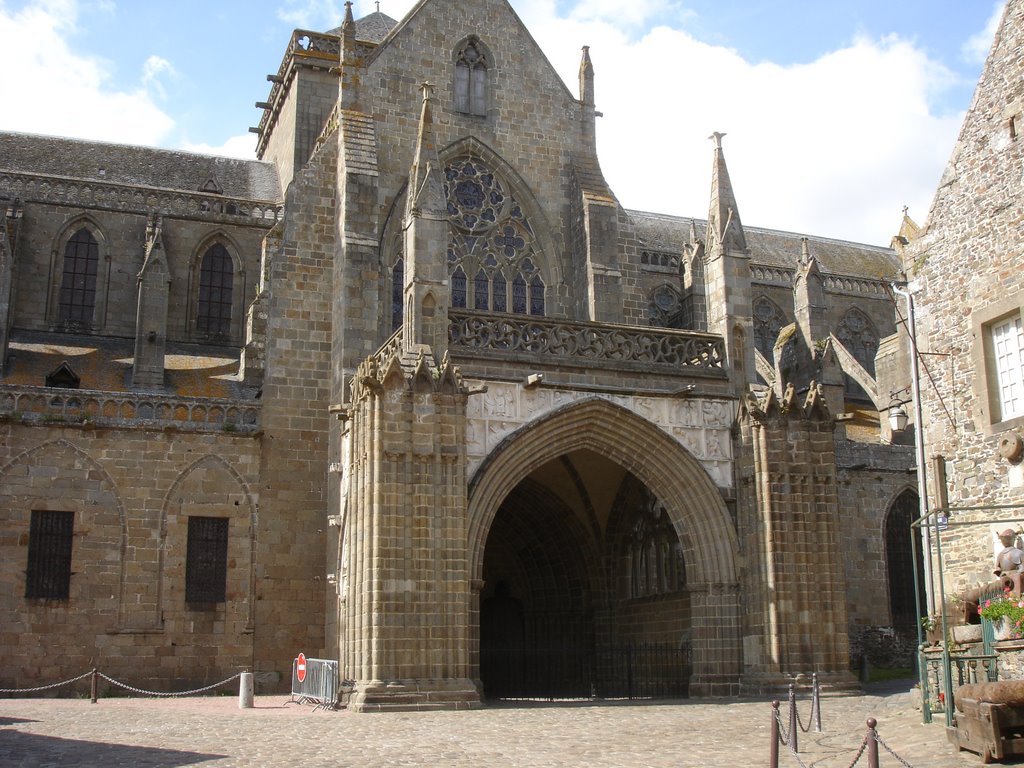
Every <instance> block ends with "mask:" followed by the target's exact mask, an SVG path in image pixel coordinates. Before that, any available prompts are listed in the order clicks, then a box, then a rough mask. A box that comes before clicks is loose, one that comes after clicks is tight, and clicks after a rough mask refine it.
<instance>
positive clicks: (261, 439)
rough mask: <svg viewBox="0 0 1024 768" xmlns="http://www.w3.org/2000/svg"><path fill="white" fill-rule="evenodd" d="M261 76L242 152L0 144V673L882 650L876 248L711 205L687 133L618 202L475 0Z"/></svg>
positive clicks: (370, 690)
mask: <svg viewBox="0 0 1024 768" xmlns="http://www.w3.org/2000/svg"><path fill="white" fill-rule="evenodd" d="M268 79H269V80H270V82H271V87H270V94H269V97H268V99H267V101H266V102H261V103H260V104H258V105H257V106H259V107H261V108H262V110H263V115H262V119H261V120H260V122H259V126H258V128H256V129H254V130H256V131H257V132H258V136H259V141H258V156H259V158H260V160H258V161H241V160H229V159H225V158H219V157H207V156H200V155H192V154H187V153H182V152H172V151H164V150H153V149H146V148H140V147H127V146H112V145H104V144H98V143H91V142H84V141H76V140H67V139H58V138H50V137H41V136H28V135H21V134H0V202H2V204H3V212H4V216H3V218H2V219H0V221H2V229H0V320H2V325H0V656H2V659H3V664H2V665H0V669H2V671H0V685H4V686H12V685H27V684H31V683H36V682H45V681H48V680H50V679H51V678H53V677H61V676H71V675H73V674H77V673H80V672H81V671H84V670H85V669H88V668H90V667H92V666H99V667H101V668H105V667H109V666H110V665H112V664H117V666H118V669H119V670H120V671H121V672H122V674H123V676H124V677H125V678H126V679H131V680H133V681H135V682H136V683H137V684H148V685H156V686H164V687H169V688H173V687H179V688H180V687H181V686H182V685H184V684H185V683H206V682H212V681H215V680H218V679H221V678H222V677H226V676H228V675H230V674H232V673H233V672H235V671H239V670H243V669H252V670H254V671H256V673H257V675H258V677H257V679H258V681H259V683H260V684H261V685H262V686H264V687H266V688H274V687H276V688H282V687H285V686H287V682H288V679H289V675H290V669H291V660H292V659H293V658H294V657H295V655H296V654H297V653H298V652H299V651H302V652H304V653H305V654H306V655H307V656H308V657H322V658H332V659H338V660H339V661H340V668H341V675H342V677H343V678H345V679H346V680H349V681H351V687H352V694H351V699H350V701H349V704H350V706H351V707H352V708H353V709H357V710H381V709H384V710H386V709H403V708H427V707H452V708H458V707H472V706H478V705H479V704H480V703H481V702H482V701H484V700H486V699H487V698H488V697H495V696H503V695H532V696H550V695H571V696H589V695H621V691H620V689H619V688H617V687H616V686H617V685H618V682H617V681H619V678H620V677H621V675H620V674H619V673H617V672H615V671H614V670H615V669H616V668H617V667H616V664H618V663H619V662H620V661H621V660H622V659H623V658H626V659H632V660H635V662H636V663H637V664H638V665H640V666H638V667H637V669H640V667H641V666H642V667H643V669H644V670H646V671H645V672H644V673H643V675H644V676H646V678H648V682H651V681H653V683H655V684H658V685H660V684H662V683H664V684H666V685H667V687H657V685H655V687H654V688H652V689H651V690H655V691H662V692H664V691H668V690H670V691H671V692H674V693H680V692H684V693H685V692H688V693H689V694H690V695H729V694H736V693H739V692H741V691H747V692H752V691H761V690H767V689H771V688H775V687H777V686H779V685H782V684H784V683H785V682H787V681H788V680H789V679H791V676H792V675H794V674H798V673H809V672H812V671H817V672H819V673H820V674H821V676H822V677H823V679H824V680H826V681H827V682H829V683H832V684H836V685H845V684H849V683H851V682H852V678H851V677H850V674H849V672H848V670H849V666H850V663H851V658H852V657H856V656H859V655H862V654H867V655H869V656H871V657H872V658H876V657H877V658H881V657H882V656H885V655H886V654H888V655H889V656H892V655H898V653H897V652H896V651H894V650H893V649H894V648H896V649H898V648H899V647H901V643H902V644H903V645H902V647H910V646H912V645H913V643H914V642H915V636H914V635H913V631H912V630H913V627H914V625H915V623H916V620H917V612H918V611H917V608H916V607H915V605H914V604H913V590H912V568H911V565H910V562H909V546H908V545H907V539H906V537H905V531H906V524H907V523H909V521H910V520H911V519H913V517H916V509H917V501H916V496H915V492H914V489H915V488H916V480H915V476H914V469H913V467H914V463H913V454H912V448H911V447H910V445H909V444H907V440H906V438H905V437H904V438H900V437H899V436H894V435H892V434H891V433H889V432H888V431H887V429H886V428H885V427H884V425H882V426H880V421H879V413H882V414H883V416H884V411H885V410H886V408H887V406H888V403H889V401H890V395H891V393H892V390H894V389H895V388H896V387H897V386H903V385H904V384H905V382H897V381H896V379H898V371H899V370H902V368H901V365H902V363H901V359H902V358H901V355H902V354H903V353H902V352H901V351H900V346H899V343H898V337H897V335H896V315H895V313H894V311H893V303H892V301H891V298H890V296H889V294H888V293H887V284H888V281H890V280H892V279H893V278H895V277H896V275H897V273H898V269H899V266H900V263H899V258H898V256H897V255H896V253H895V252H894V251H892V250H891V249H889V248H886V247H874V246H868V245H859V244H853V243H848V242H843V241H838V240H832V239H828V238H824V237H812V236H807V237H803V236H800V235H797V234H793V233H787V232H779V231H774V230H770V229H762V228H755V227H749V226H745V225H744V223H743V222H742V221H741V218H740V206H739V204H738V199H737V198H738V195H737V193H736V191H734V190H733V187H732V184H731V182H730V178H729V172H728V168H727V165H726V160H725V150H724V149H723V141H722V134H719V133H714V134H713V135H712V141H711V142H710V143H709V145H708V146H709V165H710V171H711V173H710V186H711V194H710V198H709V208H708V211H707V215H706V217H704V218H681V217H673V216H666V215H660V214H657V213H648V212H641V211H634V210H629V209H627V208H624V207H623V205H622V204H621V203H620V202H619V200H618V199H617V198H616V196H615V195H614V193H613V192H612V190H611V189H610V188H609V187H608V185H607V183H606V181H605V179H604V176H603V174H602V172H601V168H600V164H599V160H598V157H597V151H596V141H595V122H596V116H597V114H598V113H597V111H596V108H597V105H598V103H599V96H598V95H599V90H598V89H597V84H598V83H599V78H598V77H597V75H595V66H594V64H593V63H592V62H591V58H590V53H589V51H588V50H587V49H584V50H583V53H582V57H581V62H580V73H579V83H578V91H577V92H575V93H574V92H571V91H570V90H569V89H568V88H566V86H565V84H563V82H562V81H561V80H560V79H559V77H558V76H557V74H556V73H555V71H554V70H553V68H552V67H551V66H550V64H549V63H548V61H547V59H546V58H545V56H544V54H543V53H542V52H541V50H540V49H539V48H538V47H537V45H536V43H535V42H534V40H533V38H532V37H531V36H530V34H529V32H528V31H527V30H526V29H525V27H524V26H523V25H522V23H521V21H520V20H519V18H518V17H517V16H516V14H515V12H514V11H513V9H512V8H511V7H510V6H509V5H508V3H507V2H506V1H505V0H473V1H472V2H468V3H466V2H463V3H456V2H454V0H424V1H423V2H421V3H420V4H419V5H417V6H416V7H415V8H414V9H413V10H412V11H411V12H410V14H409V15H408V16H407V17H406V18H404V19H402V20H401V21H396V20H393V19H390V18H388V17H387V16H385V15H384V14H381V13H375V14H372V15H370V16H369V17H366V18H364V19H360V20H358V21H357V20H354V19H353V18H352V15H351V9H350V8H349V9H348V14H347V16H346V19H345V22H344V24H343V25H342V26H341V27H340V28H339V29H336V30H332V31H329V32H311V31H304V30H297V31H296V32H295V33H294V34H293V36H292V38H291V41H290V42H289V45H288V47H287V50H286V52H285V55H284V58H283V61H282V63H281V67H280V69H279V71H278V72H277V73H276V74H273V75H270V76H269V77H268ZM714 127H715V126H709V128H714ZM637 151H638V152H641V151H643V150H642V148H641V147H639V146H638V148H637ZM659 151H671V148H661V149H660V150H659ZM680 183H687V184H691V183H692V184H702V185H703V184H707V183H708V179H706V178H705V179H684V180H680ZM908 586H909V595H910V596H909V597H908ZM40 645H42V646H43V647H45V648H47V649H48V653H47V654H46V656H45V658H42V657H40V655H39V654H36V653H34V650H35V649H36V648H38V647H39V646H40ZM666 659H668V661H666ZM672 660H675V661H672ZM677 662H678V663H677ZM630 663H633V662H630ZM608 670H611V671H608ZM639 674H640V673H639V672H638V673H637V675H639ZM631 679H633V678H632V677H631ZM673 686H675V687H673Z"/></svg>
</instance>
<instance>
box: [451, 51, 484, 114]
mask: <svg viewBox="0 0 1024 768" xmlns="http://www.w3.org/2000/svg"><path fill="white" fill-rule="evenodd" d="M455 109H456V111H457V112H465V113H467V114H470V115H486V114H487V57H486V56H485V55H484V52H483V50H482V47H481V46H480V44H479V42H477V41H476V40H470V41H469V42H468V43H466V45H465V46H464V47H463V48H462V50H461V51H459V55H458V57H457V58H456V60H455Z"/></svg>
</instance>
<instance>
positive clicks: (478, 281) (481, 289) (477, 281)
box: [473, 269, 491, 311]
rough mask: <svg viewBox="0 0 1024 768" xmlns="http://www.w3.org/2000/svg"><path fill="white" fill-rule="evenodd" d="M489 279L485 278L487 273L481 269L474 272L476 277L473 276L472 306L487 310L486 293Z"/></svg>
mask: <svg viewBox="0 0 1024 768" xmlns="http://www.w3.org/2000/svg"><path fill="white" fill-rule="evenodd" d="M489 285H490V281H489V280H488V279H487V273H486V272H484V271H483V270H482V269H481V270H480V271H479V272H477V273H476V277H475V278H473V308H474V309H482V310H485V311H486V310H488V309H490V308H491V307H490V301H489V299H490V296H489V295H488V287H489Z"/></svg>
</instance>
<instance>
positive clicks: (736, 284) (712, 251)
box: [704, 131, 757, 393]
mask: <svg viewBox="0 0 1024 768" xmlns="http://www.w3.org/2000/svg"><path fill="white" fill-rule="evenodd" d="M724 135H725V134H724V133H719V132H717V131H716V132H715V133H713V134H711V136H710V137H709V138H710V139H711V140H712V141H714V143H715V149H714V163H713V165H712V168H711V205H710V206H709V210H708V230H707V236H706V238H705V239H706V241H707V242H706V245H705V253H704V267H705V272H704V284H705V302H706V307H707V310H706V311H707V318H708V325H707V328H708V331H709V332H710V333H717V334H719V335H721V336H722V338H723V339H724V340H725V352H726V358H727V362H728V364H729V368H730V374H731V378H732V383H733V386H734V387H735V388H736V391H737V393H742V392H743V391H744V390H746V388H747V386H748V385H749V384H751V383H753V382H754V381H756V379H757V371H756V369H755V363H754V359H755V358H754V320H753V309H752V302H753V300H752V297H751V289H750V253H749V251H747V239H746V237H745V236H744V234H743V225H742V224H741V223H740V216H739V208H738V207H737V205H736V197H735V195H734V194H733V190H732V182H731V181H730V180H729V169H728V168H727V167H726V165H725V155H724V154H723V153H722V137H723V136H724Z"/></svg>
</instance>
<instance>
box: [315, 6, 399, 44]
mask: <svg viewBox="0 0 1024 768" xmlns="http://www.w3.org/2000/svg"><path fill="white" fill-rule="evenodd" d="M396 26H398V20H397V19H392V18H391V17H390V16H388V15H387V14H386V13H381V12H380V11H376V12H374V13H371V14H370V15H369V16H363V18H361V19H356V40H361V41H363V42H365V43H379V42H380V41H381V40H383V39H384V38H385V37H387V36H388V32H390V31H391V30H392V29H394V28H395V27H396ZM327 34H328V35H341V27H335V28H334V29H329V30H327Z"/></svg>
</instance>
